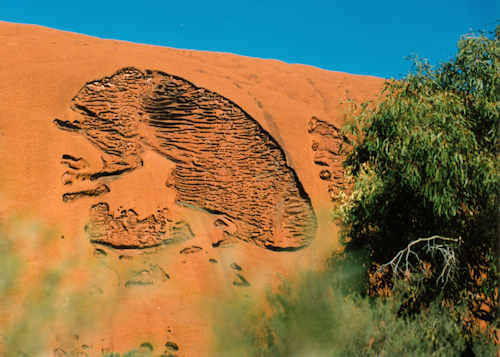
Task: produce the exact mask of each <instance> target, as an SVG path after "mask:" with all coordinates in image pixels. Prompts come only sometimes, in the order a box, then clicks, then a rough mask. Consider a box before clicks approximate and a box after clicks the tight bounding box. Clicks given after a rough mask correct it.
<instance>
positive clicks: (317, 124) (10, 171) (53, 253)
mask: <svg viewBox="0 0 500 357" xmlns="http://www.w3.org/2000/svg"><path fill="white" fill-rule="evenodd" d="M0 41H1V42H2V43H3V46H1V47H0V55H1V57H2V65H1V66H0V78H2V85H1V86H0V103H2V111H1V114H0V148H1V149H0V160H1V162H2V164H3V166H2V170H1V171H0V193H1V195H0V199H1V207H0V218H2V219H5V218H6V217H11V216H13V215H15V214H19V213H22V214H27V215H29V216H31V217H34V218H36V219H37V220H39V221H41V222H43V223H44V224H47V225H48V226H50V227H52V228H53V231H52V233H51V234H52V236H51V237H50V239H48V240H47V239H45V240H43V241H42V240H41V238H40V242H39V244H43V249H37V250H36V251H34V252H32V253H30V254H31V255H29V256H26V257H25V258H26V260H27V261H29V262H30V265H29V269H28V270H27V271H26V273H25V275H24V279H25V280H26V281H27V282H28V283H27V285H25V286H29V285H30V284H31V283H35V282H36V279H37V276H38V275H37V274H36V272H37V271H39V270H40V269H42V268H43V267H45V266H47V264H49V263H48V262H50V264H58V263H61V264H62V263H64V262H66V261H67V260H68V259H71V260H73V261H77V262H78V263H77V264H75V266H74V267H73V268H72V270H71V271H67V272H65V276H67V279H66V280H67V281H66V280H65V282H64V283H63V284H65V285H68V286H70V287H74V288H78V289H79V290H81V291H82V294H83V296H84V298H85V299H86V301H88V304H87V308H88V310H89V313H90V311H92V314H95V316H98V317H99V318H98V319H97V318H96V319H94V320H95V323H94V324H93V325H92V326H91V327H89V326H88V327H85V326H72V327H71V328H69V327H67V326H66V327H64V328H62V327H61V323H60V321H59V319H58V318H55V319H54V320H53V321H51V322H47V324H48V325H47V328H51V329H53V331H54V333H53V334H54V338H53V341H51V344H50V345H51V346H52V347H50V348H59V350H61V351H62V350H68V348H70V347H65V346H67V345H68V344H73V345H74V344H75V343H76V342H75V340H74V339H72V337H71V336H74V335H78V336H79V340H78V344H80V345H85V346H86V353H88V354H89V355H96V354H98V353H100V351H101V350H103V349H104V350H115V351H126V350H128V349H132V348H135V347H137V346H138V345H139V344H140V343H142V342H145V341H148V342H150V343H151V344H153V345H155V346H166V341H169V342H171V344H170V345H169V346H170V348H173V347H172V346H174V345H175V346H176V347H177V350H176V351H173V352H175V353H176V354H177V355H179V356H210V355H211V352H210V341H211V340H212V337H213V335H212V331H213V329H212V326H211V324H212V320H211V309H210V303H209V302H211V301H218V300H219V299H221V298H223V297H227V296H233V295H235V294H236V295H237V296H238V294H242V290H243V291H245V292H244V293H248V292H249V291H253V293H255V294H258V292H259V291H261V288H262V287H263V286H264V285H265V284H269V283H273V282H274V281H275V280H276V275H277V274H278V273H279V274H282V275H285V276H288V277H291V278H293V275H294V274H295V273H296V272H298V271H300V270H301V269H306V268H307V269H317V268H321V265H322V262H323V260H324V258H326V257H327V256H329V254H330V253H331V252H332V250H334V249H337V248H338V247H339V246H338V244H337V242H336V239H335V237H336V231H337V227H335V225H334V224H333V223H332V222H331V219H330V211H331V209H332V200H331V199H332V197H334V196H335V195H336V193H337V192H338V190H339V189H340V187H342V186H343V184H344V182H343V180H344V179H343V172H342V166H341V160H342V156H341V150H340V148H341V146H342V145H343V142H342V141H343V140H342V136H341V135H340V133H339V130H338V129H339V128H340V127H341V125H342V118H343V106H342V105H341V103H342V101H344V100H345V99H347V98H349V99H352V100H354V101H360V100H366V99H371V98H373V97H374V96H375V95H376V93H377V91H378V90H379V89H380V88H381V86H382V84H383V80H381V79H378V78H373V77H362V76H353V75H348V74H344V73H337V72H329V71H324V70H321V69H317V68H313V67H310V66H304V65H291V64H286V63H283V62H279V61H275V60H261V59H254V58H248V57H241V56H235V55H232V54H221V53H207V52H197V51H187V50H176V49H171V48H162V47H155V46H145V45H137V44H131V43H125V42H120V41H111V40H100V39H96V38H91V37H87V36H82V35H77V34H71V33H66V32H60V31H55V30H50V29H46V28H42V27H37V26H28V25H17V24H9V23H0ZM54 123H55V124H56V125H54ZM60 129H63V130H60ZM62 236H63V237H64V239H61V237H62ZM42 242H43V243H42ZM298 248H302V249H300V250H299V249H298ZM90 267H92V268H90ZM235 267H238V269H237V268H235ZM91 271H92V273H90V272H91ZM30 272H32V273H30ZM82 276H85V277H86V278H82ZM30 282H31V283H30ZM245 289H246V290H245ZM21 295H22V294H21ZM20 306H21V304H20ZM60 306H61V307H60V309H59V310H60V311H59V312H60V315H61V316H63V315H65V314H67V313H68V312H69V311H70V310H71V309H70V307H66V309H68V310H67V311H66V310H64V309H65V307H64V306H66V305H64V304H61V305H60ZM10 309H11V306H7V305H6V303H2V302H0V321H4V320H2V319H3V317H2V316H4V315H3V313H4V312H5V316H7V317H5V321H8V320H9V318H14V317H13V316H14V315H13V314H11V313H10V312H9V311H10ZM0 334H1V331H0ZM173 341H175V343H174V342H173ZM0 346H1V344H0ZM73 347H74V346H73ZM73 347H71V348H73ZM77 347H78V346H77ZM79 347H81V346H79ZM59 350H58V351H59ZM170 352H172V351H170ZM61 353H62V352H61Z"/></svg>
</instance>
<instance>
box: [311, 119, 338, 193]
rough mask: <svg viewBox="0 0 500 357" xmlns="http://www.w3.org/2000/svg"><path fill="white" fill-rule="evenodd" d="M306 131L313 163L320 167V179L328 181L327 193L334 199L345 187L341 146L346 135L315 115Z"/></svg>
mask: <svg viewBox="0 0 500 357" xmlns="http://www.w3.org/2000/svg"><path fill="white" fill-rule="evenodd" d="M307 131H308V132H309V134H311V136H312V138H313V140H312V147H311V148H312V150H313V152H314V163H315V164H316V165H317V166H320V167H321V172H320V175H319V177H320V179H321V180H323V181H326V182H328V193H329V194H330V198H331V199H332V200H335V199H336V198H337V196H336V195H337V194H338V192H342V191H343V190H344V189H345V179H344V168H343V167H342V161H343V157H342V155H343V151H344V150H343V146H344V145H346V143H347V141H346V137H345V136H344V135H343V134H342V132H341V130H340V129H339V128H337V127H336V126H335V125H333V124H330V123H327V122H326V121H323V120H321V119H318V118H317V117H312V118H311V120H310V121H309V124H308V128H307Z"/></svg>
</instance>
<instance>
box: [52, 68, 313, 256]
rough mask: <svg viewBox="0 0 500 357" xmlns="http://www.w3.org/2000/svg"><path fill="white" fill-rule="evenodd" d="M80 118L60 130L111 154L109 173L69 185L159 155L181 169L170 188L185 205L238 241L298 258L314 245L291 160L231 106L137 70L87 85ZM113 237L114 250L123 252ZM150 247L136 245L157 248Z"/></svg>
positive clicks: (79, 99)
mask: <svg viewBox="0 0 500 357" xmlns="http://www.w3.org/2000/svg"><path fill="white" fill-rule="evenodd" d="M72 109H73V110H74V111H76V112H78V113H80V114H81V120H75V121H73V122H69V121H62V120H58V119H56V120H55V124H56V125H57V126H58V127H59V128H61V129H64V130H69V131H74V132H80V133H81V134H82V135H84V136H85V137H86V138H87V139H88V140H89V141H90V142H92V143H93V144H94V145H95V146H96V147H97V148H98V149H99V150H101V151H102V153H103V154H104V157H103V163H104V166H103V168H102V170H99V171H97V172H78V173H75V174H74V177H73V179H72V180H68V182H69V181H71V182H73V181H75V180H90V181H93V180H98V179H100V178H103V177H107V176H117V175H121V174H123V173H125V172H128V171H131V170H134V169H136V168H138V167H140V166H141V165H142V160H141V153H142V152H143V151H144V150H146V149H152V150H154V151H156V152H158V153H159V154H161V155H163V156H165V157H166V158H167V159H169V160H171V161H173V162H174V163H175V164H176V167H175V169H174V170H173V171H172V173H171V175H170V176H169V177H168V179H167V181H166V185H167V186H169V187H173V188H174V189H175V191H176V201H177V202H178V203H179V204H181V205H185V206H193V207H197V208H201V209H204V210H206V211H208V212H210V213H213V214H216V215H217V216H218V217H219V218H218V219H220V218H222V220H223V221H225V222H229V224H230V225H231V226H234V227H235V228H234V229H233V230H232V231H231V235H232V236H233V237H235V238H238V239H240V240H243V241H249V242H253V243H255V244H257V245H259V246H263V247H266V248H268V249H272V250H295V249H298V248H301V247H304V246H306V245H307V244H308V243H309V242H310V241H311V240H312V239H313V237H314V235H315V231H316V217H315V214H314V212H313V209H312V206H311V202H310V199H309V197H308V195H307V193H306V192H305V191H304V189H303V187H302V184H301V182H300V181H299V180H298V178H297V175H296V173H295V171H294V170H293V169H292V168H291V167H289V166H288V165H287V162H286V158H285V154H284V152H283V150H282V149H281V148H280V146H279V145H278V143H277V142H276V141H275V140H274V139H273V138H272V137H271V136H270V134H269V133H268V132H266V131H265V130H264V129H263V128H262V127H261V126H260V125H259V123H258V122H257V121H256V120H255V119H253V118H252V117H250V115H249V114H247V113H246V112H245V111H244V110H243V109H242V108H240V107H239V106H238V105H237V104H235V103H234V102H232V101H231V100H229V99H227V98H225V97H223V96H221V95H219V94H217V93H215V92H212V91H210V90H208V89H205V88H200V87H197V86H196V85H194V84H193V83H191V82H189V81H187V80H185V79H182V78H180V77H177V76H173V75H170V74H167V73H164V72H160V71H151V70H146V71H144V72H143V71H140V70H138V69H136V68H130V67H129V68H124V69H121V70H119V71H118V72H116V73H115V74H113V75H112V76H110V77H105V78H103V79H100V80H96V81H92V82H89V83H87V84H85V86H84V87H83V88H82V89H81V90H80V92H79V93H78V94H77V95H76V96H75V97H74V98H73V106H72ZM106 216H107V213H104V217H106ZM124 219H126V218H125V217H124V218H120V219H119V220H120V221H122V220H124ZM127 219H128V218H127ZM101 221H102V220H101ZM113 221H114V219H113V218H110V219H109V220H108V221H107V222H108V223H112V222H113ZM102 222H104V221H102ZM225 224H227V223H225ZM102 229H104V228H101V230H102ZM155 229H156V228H155ZM105 230H106V229H105ZM106 234H108V236H107V237H108V238H106V240H107V242H108V243H110V242H113V243H110V244H113V245H117V246H120V245H123V244H120V243H119V239H121V238H119V237H118V236H116V238H110V236H109V233H106ZM95 237H96V238H95V239H96V240H97V239H98V238H97V236H95ZM151 237H153V236H151ZM127 239H128V238H127ZM148 239H150V242H149V243H142V242H139V241H138V242H137V243H139V244H140V245H144V244H156V243H155V242H157V241H158V239H157V238H154V237H153V238H148Z"/></svg>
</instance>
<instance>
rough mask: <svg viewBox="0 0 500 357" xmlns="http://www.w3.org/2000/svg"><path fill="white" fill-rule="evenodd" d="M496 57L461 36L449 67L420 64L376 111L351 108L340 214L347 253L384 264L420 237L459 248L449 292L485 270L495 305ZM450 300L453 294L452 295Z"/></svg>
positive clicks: (495, 43)
mask: <svg viewBox="0 0 500 357" xmlns="http://www.w3.org/2000/svg"><path fill="white" fill-rule="evenodd" d="M499 55H500V49H499V40H498V38H495V39H494V38H490V37H488V36H485V35H484V34H482V35H479V36H464V37H463V38H462V39H461V40H460V42H459V43H458V52H457V55H456V57H455V58H454V59H453V60H451V61H449V62H447V63H444V64H442V65H440V66H438V67H437V68H433V67H431V66H430V65H429V64H427V63H426V62H422V61H419V60H418V59H417V60H416V66H415V71H414V72H413V73H412V74H410V75H408V76H407V78H405V79H404V80H400V81H396V80H393V81H388V82H387V83H386V85H385V89H384V92H383V97H382V99H381V100H380V101H379V102H378V103H377V104H373V103H372V104H371V105H369V104H366V103H365V104H363V105H361V107H359V108H355V109H354V110H355V113H356V115H353V116H352V117H351V118H349V120H348V121H347V125H346V127H345V128H344V130H345V133H346V135H347V136H348V137H349V138H350V139H351V143H352V145H353V150H352V151H351V152H350V153H349V154H348V155H347V158H346V160H345V162H344V166H345V169H346V171H347V173H348V174H350V175H352V178H353V179H354V187H353V191H352V194H351V195H350V197H349V198H348V200H347V201H346V202H345V204H344V205H343V206H342V208H341V217H342V219H343V222H344V223H345V226H346V236H347V237H348V238H347V239H346V241H347V242H348V244H347V246H348V247H357V246H365V247H368V248H369V249H370V253H371V256H372V259H373V261H374V262H376V263H379V264H381V263H385V262H387V261H388V260H390V259H391V258H392V257H393V256H394V255H395V254H396V253H397V252H398V251H399V250H401V249H403V248H405V247H406V246H407V245H408V244H409V243H410V242H412V241H414V240H416V239H418V238H423V237H429V236H433V235H439V236H444V237H450V238H453V239H456V240H457V241H460V250H459V254H458V262H459V264H460V266H461V267H462V269H461V272H460V274H458V275H457V276H456V279H455V283H458V285H459V286H458V287H456V288H457V289H466V288H467V289H473V285H474V283H473V282H472V281H471V279H470V278H469V276H468V275H469V272H470V271H471V269H472V271H474V270H475V271H476V272H477V271H478V270H480V268H479V266H483V267H484V266H486V265H487V266H488V268H487V269H486V270H487V272H486V273H487V279H486V282H484V283H483V285H482V287H483V288H485V287H487V288H486V290H487V292H486V293H487V295H488V296H490V297H493V295H494V291H495V288H497V287H498V273H497V270H496V267H497V264H498V259H497V258H495V256H496V253H497V244H498V242H497V231H496V230H497V227H496V222H497V220H498V217H499V211H498V190H499V187H500V185H499V184H500V172H499V166H500V163H499V158H498V150H499V148H500V144H499V140H498V128H499V124H500V120H499V109H500V102H499V96H500V57H499ZM420 254H421V255H420V256H419V259H420V260H421V261H422V262H423V261H427V262H430V263H432V266H433V267H435V266H438V265H439V262H435V261H434V260H433V259H435V257H433V256H431V255H430V254H428V255H425V252H420ZM438 275H439V274H437V275H436V274H435V276H434V277H433V279H429V280H428V283H429V284H428V286H431V285H432V280H434V283H437V276H438ZM467 284H468V286H467ZM435 285H437V284H435ZM476 285H477V284H476ZM447 291H448V293H449V295H456V289H455V290H454V289H451V287H450V288H449V289H447ZM438 293H440V291H439V289H434V291H433V292H432V294H434V295H436V294H438ZM492 311H494V312H493V313H494V314H496V309H492ZM494 318H495V317H494V316H493V317H492V319H494Z"/></svg>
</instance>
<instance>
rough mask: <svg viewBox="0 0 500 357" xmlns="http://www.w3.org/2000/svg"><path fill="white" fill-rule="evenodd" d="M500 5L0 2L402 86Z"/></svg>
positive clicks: (0, 10) (49, 20) (63, 23)
mask: <svg viewBox="0 0 500 357" xmlns="http://www.w3.org/2000/svg"><path fill="white" fill-rule="evenodd" d="M499 3H500V2H498V1H497V0H453V1H441V0H434V1H429V0H420V1H413V0H397V1H393V0H387V1H355V0H343V1H336V0H330V1H315V0H309V1H295V0H289V1H281V0H276V1H273V0H268V1H261V0H253V1H247V0H232V1H225V0H224V1H217V0H211V1H208V0H205V1H196V0H191V1H189V0H161V1H159V0H142V1H141V0H137V1H136V2H132V1H127V0H123V1H107V0H101V1H94V0H87V1H85V0H83V1H82V0H79V1H75V0H73V1H72V0H66V1H50V0H46V1H40V0H32V1H27V0H0V20H3V21H10V22H18V23H30V24H38V25H44V26H48V27H52V28H56V29H61V30H67V31H72V32H78V33H84V34H88V35H92V36H97V37H101V38H112V39H119V40H126V41H132V42H139V43H148V44H154V45H161V46H169V47H176V48H187V49H197V50H208V51H219V52H232V53H236V54H241V55H245V56H251V57H260V58H274V59H279V60H282V61H285V62H289V63H303V64H309V65H313V66H316V67H321V68H325V69H329V70H334V71H342V72H348V73H356V74H367V75H374V76H379V77H385V78H401V77H403V76H404V75H405V74H407V73H408V71H409V69H410V62H409V61H408V60H406V57H408V56H409V55H412V54H418V55H419V57H423V58H428V59H429V60H430V61H431V62H432V63H438V62H443V61H446V60H448V59H450V58H451V57H452V56H453V55H454V54H455V52H456V43H457V41H458V39H459V38H460V35H461V34H464V33H467V32H469V31H470V30H471V29H472V30H480V29H490V30H491V29H494V26H495V24H498V23H499V19H500V14H499V5H498V4H499Z"/></svg>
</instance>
